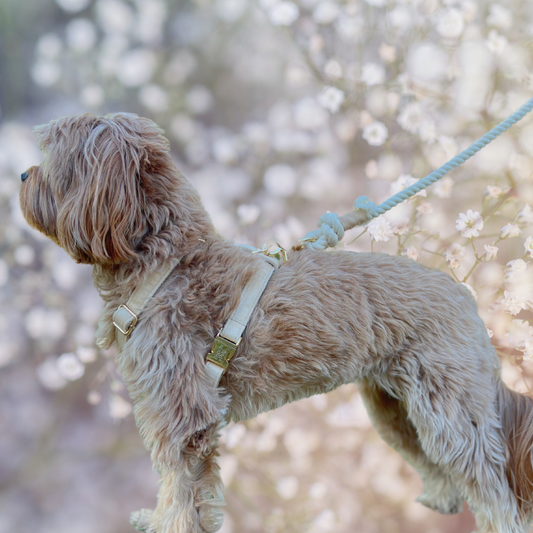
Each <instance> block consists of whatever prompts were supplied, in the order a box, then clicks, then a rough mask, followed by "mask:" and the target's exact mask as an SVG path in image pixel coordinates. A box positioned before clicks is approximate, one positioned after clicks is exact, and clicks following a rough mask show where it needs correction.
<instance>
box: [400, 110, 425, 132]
mask: <svg viewBox="0 0 533 533" xmlns="http://www.w3.org/2000/svg"><path fill="white" fill-rule="evenodd" d="M423 119H424V114H423V113H422V108H421V107H420V104H418V103H416V102H412V103H410V104H407V105H406V106H405V107H404V108H403V109H402V110H401V112H400V114H399V115H398V124H399V125H400V126H401V127H402V128H403V129H404V130H406V131H408V132H410V133H417V132H418V131H419V129H420V126H421V125H422V122H423Z"/></svg>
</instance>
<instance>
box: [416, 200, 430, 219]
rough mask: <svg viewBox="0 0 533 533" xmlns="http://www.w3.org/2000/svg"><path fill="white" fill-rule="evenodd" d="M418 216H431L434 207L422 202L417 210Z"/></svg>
mask: <svg viewBox="0 0 533 533" xmlns="http://www.w3.org/2000/svg"><path fill="white" fill-rule="evenodd" d="M416 212H417V214H418V216H423V215H430V214H431V213H433V206H432V205H431V204H430V203H429V202H422V203H421V204H420V205H419V206H418V207H417V208H416Z"/></svg>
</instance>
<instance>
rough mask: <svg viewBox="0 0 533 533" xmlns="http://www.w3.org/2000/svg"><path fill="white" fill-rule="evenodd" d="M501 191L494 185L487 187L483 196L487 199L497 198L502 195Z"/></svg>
mask: <svg viewBox="0 0 533 533" xmlns="http://www.w3.org/2000/svg"><path fill="white" fill-rule="evenodd" d="M502 193H503V191H502V189H501V188H500V187H496V186H494V185H487V187H486V189H485V191H484V193H483V194H484V195H485V196H486V197H487V198H499V197H500V196H501V195H502Z"/></svg>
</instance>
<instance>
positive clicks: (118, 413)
mask: <svg viewBox="0 0 533 533" xmlns="http://www.w3.org/2000/svg"><path fill="white" fill-rule="evenodd" d="M132 411H133V407H132V405H131V403H130V402H128V401H126V400H125V399H124V398H122V396H119V395H118V394H113V395H111V398H110V400H109V416H110V417H111V418H114V419H121V418H126V417H127V416H128V415H129V414H130V413H131V412H132Z"/></svg>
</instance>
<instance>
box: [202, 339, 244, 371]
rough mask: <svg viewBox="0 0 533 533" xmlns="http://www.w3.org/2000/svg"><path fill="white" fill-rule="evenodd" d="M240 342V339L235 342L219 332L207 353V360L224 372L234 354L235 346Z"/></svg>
mask: <svg viewBox="0 0 533 533" xmlns="http://www.w3.org/2000/svg"><path fill="white" fill-rule="evenodd" d="M240 343H241V339H239V342H238V343H237V344H235V343H234V342H232V341H230V340H228V339H225V338H224V337H221V336H220V332H219V333H218V335H217V336H216V337H215V341H214V342H213V347H212V348H211V351H210V352H209V353H208V354H207V360H208V361H210V362H211V363H214V364H215V365H218V366H219V367H221V368H222V369H223V370H224V372H225V371H226V369H227V368H228V365H229V362H230V359H231V358H232V357H233V356H234V355H235V352H236V351H237V346H239V344H240Z"/></svg>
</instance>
